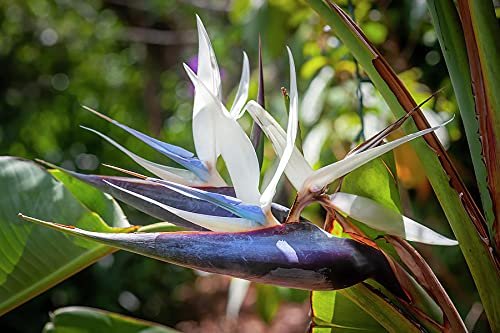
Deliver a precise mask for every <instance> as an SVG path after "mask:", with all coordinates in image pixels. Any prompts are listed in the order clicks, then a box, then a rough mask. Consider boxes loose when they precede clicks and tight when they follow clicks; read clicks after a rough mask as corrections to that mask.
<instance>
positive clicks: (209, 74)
mask: <svg viewBox="0 0 500 333" xmlns="http://www.w3.org/2000/svg"><path fill="white" fill-rule="evenodd" d="M196 22H197V27H198V39H199V41H198V43H199V44H198V70H197V72H198V76H199V78H200V80H201V81H202V82H203V83H204V84H205V85H206V86H207V89H209V90H210V91H211V92H212V93H213V94H215V95H216V96H218V98H220V95H221V91H220V89H221V79H220V72H219V66H218V65H217V59H216V58H215V53H214V50H213V48H212V44H211V43H210V39H209V37H208V34H207V31H206V30H205V27H204V26H203V23H202V22H201V19H200V18H199V17H198V15H196ZM210 103H211V102H210V101H208V100H206V98H205V97H204V96H203V94H201V93H199V92H198V91H197V90H196V91H195V94H194V105H193V123H192V129H193V141H194V146H195V149H196V155H197V156H198V158H199V159H200V160H202V161H203V162H205V164H206V165H207V168H208V169H209V170H215V169H216V163H217V151H216V144H215V142H216V140H215V119H214V115H213V113H212V112H211V111H210ZM215 172H216V171H215Z"/></svg>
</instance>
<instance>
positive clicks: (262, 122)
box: [245, 101, 313, 190]
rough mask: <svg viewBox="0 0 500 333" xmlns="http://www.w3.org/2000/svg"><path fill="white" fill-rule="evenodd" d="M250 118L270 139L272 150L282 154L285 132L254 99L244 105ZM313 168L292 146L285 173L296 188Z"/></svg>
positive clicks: (300, 186) (299, 187) (300, 185)
mask: <svg viewBox="0 0 500 333" xmlns="http://www.w3.org/2000/svg"><path fill="white" fill-rule="evenodd" d="M245 108H246V109H247V110H248V112H249V113H250V115H251V116H252V118H253V119H254V120H255V121H256V122H257V123H258V124H259V126H260V127H261V128H262V130H263V131H264V133H266V136H267V137H268V138H269V140H271V143H272V145H273V148H274V151H275V152H276V154H278V156H280V157H281V156H283V152H284V150H285V146H286V133H285V131H284V130H283V128H281V126H280V125H279V124H278V122H277V121H276V120H275V119H274V118H273V117H272V116H271V115H270V114H269V113H268V112H267V111H266V110H264V109H263V108H262V106H260V105H259V104H258V103H256V102H255V101H250V102H248V104H247V105H246V107H245ZM312 173H313V170H312V169H311V167H310V166H309V164H308V163H307V161H306V160H305V159H304V156H302V154H301V153H300V151H299V150H298V149H297V148H296V147H294V148H293V151H292V155H291V157H290V160H289V161H288V164H287V166H286V168H285V174H286V176H287V178H288V180H290V182H291V183H292V185H293V186H294V187H295V189H296V190H299V189H301V188H302V184H303V183H304V181H305V180H306V179H307V178H308V177H309V176H310V175H312Z"/></svg>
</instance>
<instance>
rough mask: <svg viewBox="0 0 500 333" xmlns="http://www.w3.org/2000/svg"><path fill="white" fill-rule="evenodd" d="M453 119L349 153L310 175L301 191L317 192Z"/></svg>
mask: <svg viewBox="0 0 500 333" xmlns="http://www.w3.org/2000/svg"><path fill="white" fill-rule="evenodd" d="M451 120H452V119H450V120H449V121H447V122H445V123H443V124H441V125H439V126H436V127H431V128H427V129H425V130H422V131H419V132H416V133H412V134H408V135H406V136H404V137H402V138H399V139H397V140H394V141H390V142H388V143H386V144H384V145H382V146H378V147H374V148H371V149H369V150H367V151H364V152H361V153H358V154H353V155H349V156H347V157H346V158H344V159H343V160H340V161H337V162H335V163H333V164H330V165H327V166H324V167H322V168H321V169H318V170H316V171H314V173H313V174H312V176H310V177H309V178H308V179H307V180H306V181H305V182H304V185H303V188H302V189H301V191H305V190H310V191H312V192H317V191H319V190H321V189H322V188H323V187H325V186H327V185H328V184H330V183H331V182H333V181H334V180H336V179H338V178H339V177H342V176H344V175H346V174H348V173H349V172H351V171H352V170H355V169H357V168H359V167H360V166H362V165H363V164H365V163H368V162H370V161H371V160H373V159H375V158H377V157H379V156H381V155H383V154H385V153H387V152H388V151H391V150H393V149H394V148H396V147H398V146H400V145H402V144H403V143H406V142H408V141H411V140H413V139H416V138H418V137H421V136H422V135H425V134H427V133H431V132H433V131H435V130H437V129H438V128H441V127H443V126H445V125H446V124H448V123H449V122H450V121H451Z"/></svg>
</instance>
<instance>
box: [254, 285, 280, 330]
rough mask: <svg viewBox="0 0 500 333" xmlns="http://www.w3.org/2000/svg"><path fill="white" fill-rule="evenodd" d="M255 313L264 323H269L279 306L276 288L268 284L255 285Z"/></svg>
mask: <svg viewBox="0 0 500 333" xmlns="http://www.w3.org/2000/svg"><path fill="white" fill-rule="evenodd" d="M256 287H257V302H256V306H257V311H258V312H259V315H260V316H261V318H262V319H264V321H265V322H266V323H270V322H271V321H272V320H273V318H274V316H275V315H276V312H277V311H278V308H279V305H280V299H281V297H280V295H279V292H278V287H276V286H272V285H269V284H260V283H259V284H257V285H256Z"/></svg>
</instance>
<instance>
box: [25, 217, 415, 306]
mask: <svg viewBox="0 0 500 333" xmlns="http://www.w3.org/2000/svg"><path fill="white" fill-rule="evenodd" d="M22 217H23V218H24V219H25V220H27V221H30V222H33V223H36V224H39V225H41V226H44V227H48V228H51V229H56V230H59V231H62V232H63V233H67V234H70V235H74V236H78V237H79V238H85V239H90V240H94V241H97V242H100V243H103V244H106V245H110V246H114V247H117V248H120V249H123V250H127V251H130V252H134V253H138V254H141V255H144V256H148V257H151V258H155V259H158V260H162V261H166V262H169V263H173V264H176V265H180V266H184V267H188V268H194V269H199V270H202V271H206V272H210V273H217V274H225V275H230V276H233V277H238V278H243V279H247V280H250V281H256V282H263V283H270V284H276V285H280V286H284V287H292V288H299V289H309V290H313V289H314V290H332V289H340V288H346V287H349V286H352V285H354V284H356V283H359V282H361V281H363V280H365V279H367V278H374V279H375V280H376V281H378V282H379V283H380V284H382V285H383V286H385V287H386V288H388V289H389V290H391V291H392V292H393V293H394V294H396V295H399V296H401V297H404V298H406V296H405V294H404V292H403V291H402V290H401V287H400V285H399V282H398V281H397V280H396V277H395V276H394V273H393V272H392V269H391V267H390V265H389V263H388V262H387V259H386V258H385V256H384V255H383V253H382V252H380V251H379V250H377V249H375V248H373V247H371V246H369V245H366V244H364V243H360V242H357V241H355V240H352V239H347V238H337V237H332V236H331V235H329V234H327V233H325V232H324V231H323V230H322V229H320V228H318V227H317V226H315V225H313V224H311V223H306V222H298V223H287V224H282V225H277V226H273V227H268V228H263V229H259V230H253V231H247V232H167V233H129V234H119V233H115V234H111V233H100V232H92V231H85V230H82V229H78V228H75V227H68V226H65V225H61V224H56V223H51V222H45V221H42V220H39V219H35V218H32V217H28V216H22Z"/></svg>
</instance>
